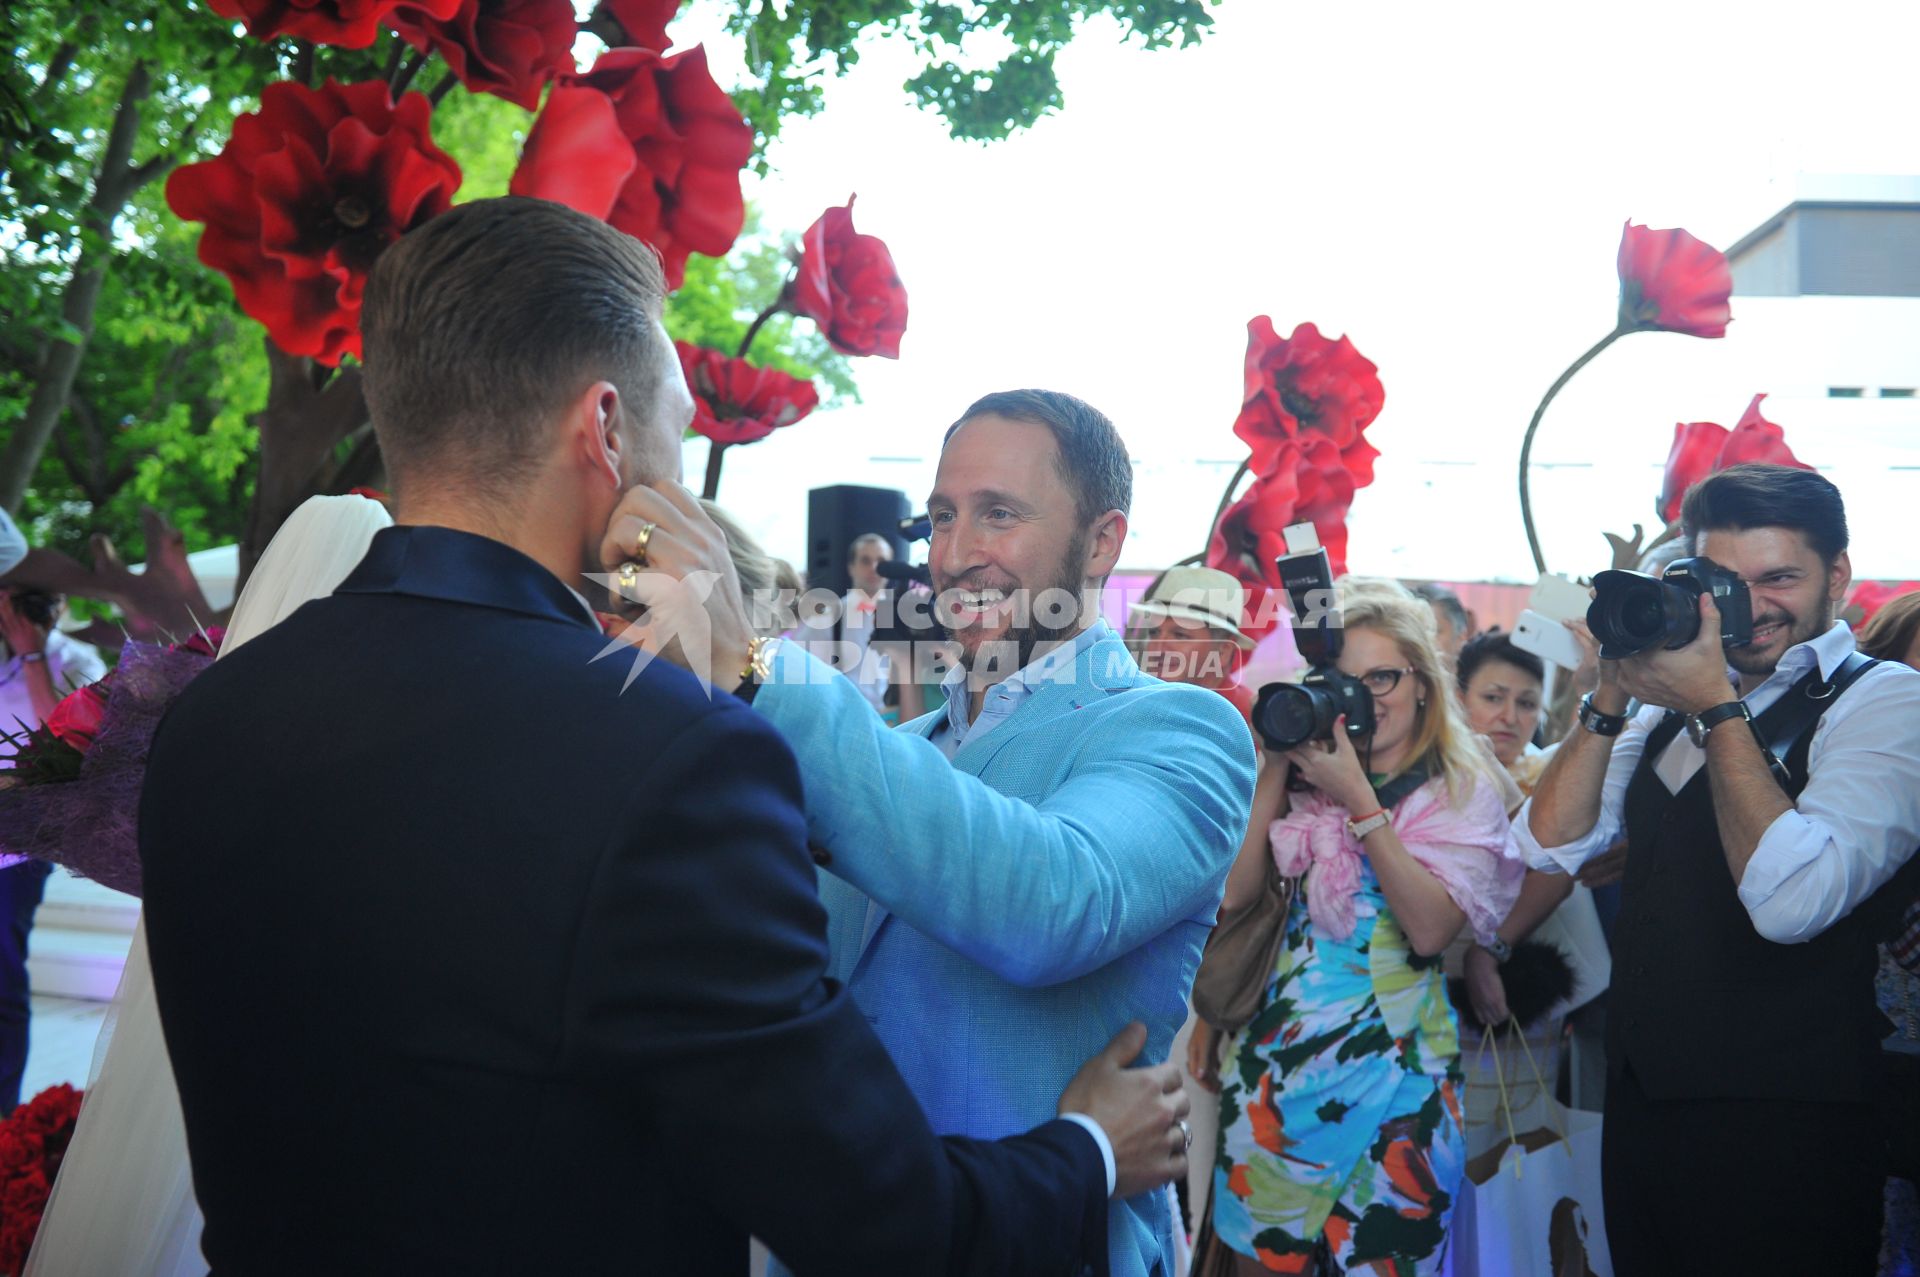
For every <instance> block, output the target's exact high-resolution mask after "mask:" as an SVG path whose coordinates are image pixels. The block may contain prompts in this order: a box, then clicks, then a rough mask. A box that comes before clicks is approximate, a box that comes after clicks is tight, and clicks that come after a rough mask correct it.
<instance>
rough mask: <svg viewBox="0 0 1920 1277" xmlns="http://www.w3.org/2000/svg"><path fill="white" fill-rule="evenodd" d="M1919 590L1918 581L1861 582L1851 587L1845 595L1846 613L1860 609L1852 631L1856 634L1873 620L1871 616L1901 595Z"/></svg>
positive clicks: (1919, 583) (1919, 584)
mask: <svg viewBox="0 0 1920 1277" xmlns="http://www.w3.org/2000/svg"><path fill="white" fill-rule="evenodd" d="M1915 590H1920V581H1900V582H1897V583H1896V582H1893V581H1861V582H1860V583H1859V584H1857V585H1855V586H1854V587H1853V593H1851V594H1849V595H1847V606H1846V609H1844V610H1847V611H1851V610H1852V609H1854V608H1859V609H1860V619H1859V620H1858V621H1857V622H1855V623H1854V626H1853V629H1854V632H1855V633H1858V632H1859V631H1860V630H1861V629H1862V628H1864V627H1865V626H1866V623H1867V622H1868V621H1871V620H1872V619H1873V614H1874V613H1875V612H1878V611H1879V610H1880V609H1881V608H1883V607H1885V606H1886V605H1887V604H1889V603H1891V602H1893V601H1894V600H1895V599H1897V598H1899V597H1900V596H1901V595H1903V594H1912V593H1913V592H1914V591H1915Z"/></svg>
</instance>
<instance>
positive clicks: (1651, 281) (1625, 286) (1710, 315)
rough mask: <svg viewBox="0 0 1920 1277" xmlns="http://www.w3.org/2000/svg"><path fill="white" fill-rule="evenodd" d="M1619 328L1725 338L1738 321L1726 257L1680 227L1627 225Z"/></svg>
mask: <svg viewBox="0 0 1920 1277" xmlns="http://www.w3.org/2000/svg"><path fill="white" fill-rule="evenodd" d="M1619 268H1620V327H1621V328H1622V329H1623V330H1625V331H1628V332H1645V331H1649V330H1658V331H1661V332H1669V333H1686V334H1687V335H1688V336H1690V337H1724V336H1726V335H1727V323H1728V321H1729V320H1730V319H1731V318H1732V317H1733V309H1732V307H1731V306H1730V305H1729V304H1728V299H1729V298H1730V297H1732V295H1733V271H1732V269H1731V268H1729V267H1728V265H1727V259H1726V255H1725V254H1723V253H1721V252H1720V250H1718V249H1716V248H1714V247H1713V246H1712V245H1711V244H1706V243H1703V242H1702V241H1700V240H1698V239H1695V238H1694V237H1693V236H1692V235H1689V234H1688V233H1687V232H1685V231H1683V230H1680V229H1678V228H1676V229H1673V230H1662V231H1657V230H1654V229H1652V228H1651V227H1647V226H1636V225H1634V224H1633V223H1632V222H1628V223H1627V225H1626V229H1625V230H1624V231H1623V232H1621V235H1620V257H1619Z"/></svg>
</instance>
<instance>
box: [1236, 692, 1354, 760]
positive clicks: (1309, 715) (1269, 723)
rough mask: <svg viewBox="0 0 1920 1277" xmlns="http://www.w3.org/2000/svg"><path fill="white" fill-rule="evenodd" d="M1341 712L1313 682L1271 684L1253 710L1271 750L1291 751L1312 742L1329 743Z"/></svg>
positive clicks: (1329, 697)
mask: <svg viewBox="0 0 1920 1277" xmlns="http://www.w3.org/2000/svg"><path fill="white" fill-rule="evenodd" d="M1338 713H1339V708H1338V706H1336V705H1335V704H1334V698H1333V696H1332V694H1331V693H1329V692H1328V691H1327V689H1326V688H1324V687H1316V686H1314V685H1313V684H1311V683H1306V684H1302V683H1270V684H1268V685H1267V686H1266V687H1265V688H1263V689H1261V693H1260V700H1259V702H1258V703H1257V704H1255V706H1254V708H1253V726H1254V729H1255V730H1256V731H1258V732H1259V733H1260V736H1261V739H1262V740H1264V741H1265V742H1266V744H1267V747H1268V748H1269V749H1292V748H1293V747H1294V746H1296V745H1304V744H1306V743H1307V742H1308V741H1310V740H1329V739H1331V738H1332V736H1333V720H1334V718H1335V717H1336V715H1337V714H1338Z"/></svg>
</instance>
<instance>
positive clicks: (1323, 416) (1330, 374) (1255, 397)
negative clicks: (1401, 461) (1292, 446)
mask: <svg viewBox="0 0 1920 1277" xmlns="http://www.w3.org/2000/svg"><path fill="white" fill-rule="evenodd" d="M1385 402H1386V391H1385V390H1384V389H1383V388H1382V387H1381V385H1380V376H1379V369H1378V368H1376V367H1375V366H1374V363H1373V361H1372V360H1370V359H1368V358H1366V357H1365V356H1363V355H1362V354H1361V353H1360V352H1359V351H1358V350H1355V349H1354V346H1353V342H1352V341H1351V340H1349V339H1348V338H1346V337H1342V338H1340V340H1338V341H1330V340H1328V339H1327V338H1326V337H1323V336H1322V335H1321V334H1320V330H1319V328H1317V327H1316V326H1314V325H1313V324H1301V325H1300V326H1299V327H1298V328H1295V329H1294V330H1293V335H1292V336H1291V337H1286V338H1282V337H1281V336H1280V335H1279V334H1277V333H1276V332H1275V331H1274V328H1273V321H1272V320H1271V319H1269V318H1267V317H1266V316H1265V315H1260V316H1257V317H1256V318H1254V320H1253V321H1252V322H1251V323H1249V324H1248V325H1247V362H1246V385H1245V393H1244V394H1243V396H1242V400H1241V404H1242V406H1241V409H1240V415H1239V417H1238V418H1236V419H1235V420H1234V423H1233V432H1234V433H1235V434H1237V435H1239V436H1240V437H1241V438H1242V439H1244V440H1245V441H1246V443H1247V446H1248V447H1250V448H1252V449H1253V459H1252V462H1251V466H1252V469H1253V472H1254V473H1255V474H1257V475H1264V474H1272V473H1274V472H1275V470H1276V469H1278V468H1280V464H1281V456H1282V453H1283V452H1284V451H1285V445H1286V444H1287V443H1288V442H1290V441H1292V440H1296V439H1301V438H1304V437H1306V436H1309V435H1317V436H1321V437H1324V438H1326V439H1329V440H1331V441H1332V442H1333V444H1334V445H1335V447H1337V448H1338V449H1339V450H1340V451H1341V453H1342V454H1343V455H1344V456H1345V457H1346V458H1347V460H1346V469H1347V470H1348V471H1350V472H1351V473H1352V474H1353V476H1354V479H1355V481H1356V482H1357V483H1359V484H1362V485H1365V484H1368V483H1371V482H1373V459H1374V457H1376V456H1378V455H1379V454H1378V452H1377V451H1376V450H1375V449H1374V448H1373V447H1372V445H1370V444H1368V443H1367V442H1366V440H1365V439H1364V438H1362V437H1361V434H1362V432H1363V431H1364V430H1366V428H1367V427H1368V426H1369V425H1371V424H1373V419H1374V418H1375V417H1377V416H1379V415H1380V408H1381V405H1382V404H1384V403H1385Z"/></svg>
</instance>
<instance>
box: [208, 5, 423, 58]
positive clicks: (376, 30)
mask: <svg viewBox="0 0 1920 1277" xmlns="http://www.w3.org/2000/svg"><path fill="white" fill-rule="evenodd" d="M398 3H399V0H207V4H208V7H209V8H211V9H212V10H213V11H214V12H215V13H217V14H219V15H220V16H221V17H223V18H236V19H238V20H239V21H241V22H243V23H245V24H246V28H247V34H248V35H250V36H252V37H253V38H254V39H256V40H274V39H278V38H279V37H281V36H283V35H284V36H292V37H293V38H294V39H296V40H311V41H313V43H315V44H337V45H340V46H341V47H342V48H347V49H364V48H366V47H367V46H368V45H370V44H372V43H373V42H374V40H376V39H377V38H378V37H379V35H380V28H381V26H382V25H384V24H385V22H386V21H387V18H388V16H389V15H390V14H391V13H392V12H393V10H394V8H395V6H396V5H397V4H398ZM460 3H461V0H413V7H415V8H417V9H419V10H420V11H421V12H422V13H426V14H430V15H431V16H432V17H434V18H436V19H444V18H448V17H451V16H452V14H453V13H454V11H455V10H456V9H458V8H459V7H460Z"/></svg>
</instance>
